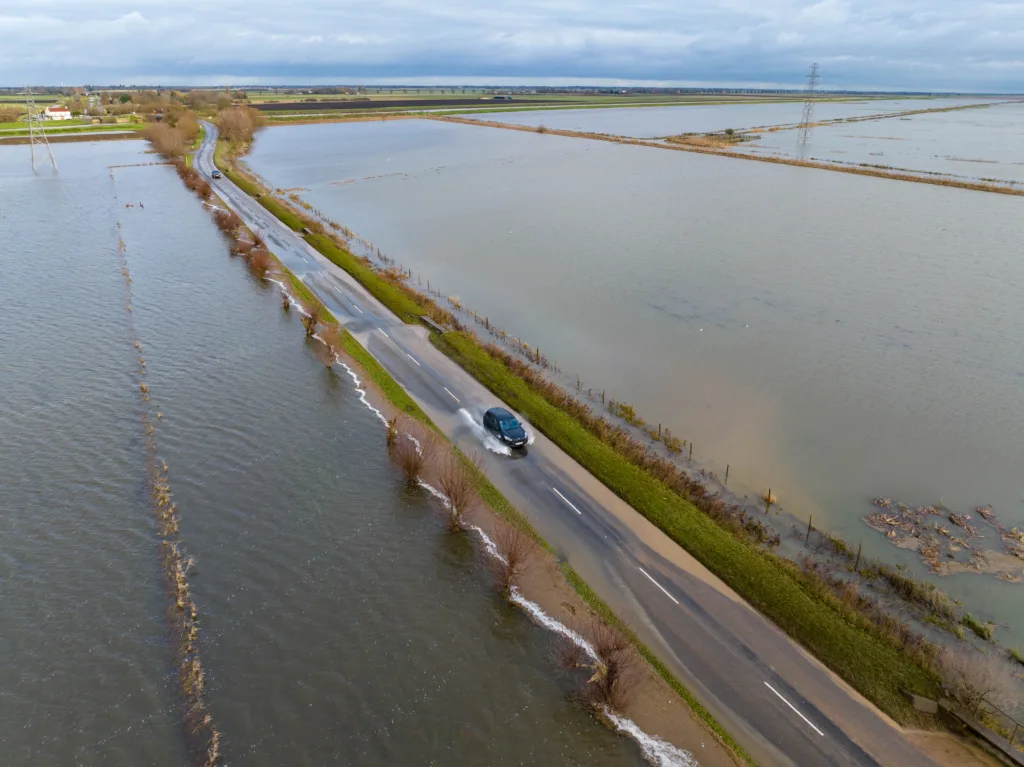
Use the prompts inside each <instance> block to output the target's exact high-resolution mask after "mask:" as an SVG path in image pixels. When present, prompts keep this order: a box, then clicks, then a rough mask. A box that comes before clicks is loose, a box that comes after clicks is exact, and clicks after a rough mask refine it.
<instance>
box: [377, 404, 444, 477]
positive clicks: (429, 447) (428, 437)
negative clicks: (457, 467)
mask: <svg viewBox="0 0 1024 767" xmlns="http://www.w3.org/2000/svg"><path fill="white" fill-rule="evenodd" d="M395 431H396V433H397V435H396V437H395V439H393V440H391V441H390V442H389V443H388V452H390V453H391V458H392V460H394V462H395V464H396V465H397V466H398V468H399V470H400V471H401V472H402V474H404V475H405V481H406V482H407V483H408V484H410V485H416V484H418V483H419V481H420V477H422V476H423V472H424V470H425V469H426V467H427V466H428V465H429V464H430V463H431V462H432V460H433V457H434V454H435V453H436V452H437V438H436V437H435V436H434V434H433V433H432V432H431V431H429V430H428V429H427V428H426V427H424V426H422V425H421V424H420V423H419V422H418V421H413V420H411V419H408V418H402V419H399V421H398V422H397V423H396V426H395Z"/></svg>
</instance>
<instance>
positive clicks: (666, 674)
mask: <svg viewBox="0 0 1024 767" xmlns="http://www.w3.org/2000/svg"><path fill="white" fill-rule="evenodd" d="M560 567H561V568H562V574H563V575H564V576H565V579H566V580H567V581H569V585H571V586H572V587H573V588H574V589H576V593H577V594H579V595H580V599H582V600H583V601H584V602H586V603H587V604H588V605H590V608H591V609H592V610H593V611H594V612H595V613H597V614H598V615H599V616H601V618H603V619H604V620H605V621H606V622H607V623H609V624H610V625H612V626H615V627H616V628H617V629H618V630H619V631H621V632H622V633H623V634H625V635H626V636H627V637H628V638H629V640H630V641H631V642H632V643H633V646H634V647H636V650H637V652H638V653H639V654H640V656H641V657H642V658H643V659H644V660H645V661H647V662H648V663H650V664H651V666H652V667H653V668H654V670H655V671H657V672H658V674H660V675H661V678H662V679H664V680H665V681H666V682H667V683H668V686H669V687H671V688H672V689H673V690H675V691H676V694H677V695H679V697H680V698H682V699H683V700H685V701H686V702H687V704H689V706H690V708H692V709H693V712H694V713H695V714H696V715H697V716H698V717H699V718H700V720H701V721H702V722H704V724H705V725H707V727H708V729H710V730H711V731H712V732H714V733H715V735H717V736H718V737H719V738H720V739H721V740H722V742H723V743H724V744H725V746H726V747H727V748H730V749H732V751H733V752H734V753H735V754H736V755H737V756H739V757H740V758H741V759H743V760H744V761H745V762H746V763H747V764H749V765H751V767H754V765H756V762H755V761H754V760H753V759H752V758H751V756H750V754H748V753H747V752H746V751H744V750H743V747H742V746H741V745H740V744H739V743H737V742H736V741H735V740H734V739H733V737H732V735H730V734H729V733H728V732H726V731H725V729H723V727H722V725H720V724H719V723H718V721H717V720H716V719H715V717H713V716H712V715H711V712H710V711H708V710H707V709H706V708H704V706H703V705H702V704H701V702H700V701H699V700H697V699H696V698H695V697H694V696H693V693H692V692H690V691H689V690H688V689H687V688H686V687H685V686H683V683H682V682H680V681H679V680H678V679H676V678H675V676H673V674H672V672H671V671H669V670H668V668H667V667H666V666H665V664H664V663H662V662H661V661H660V660H658V657H657V656H656V655H655V654H654V653H653V652H652V651H651V649H650V648H649V647H648V646H647V645H645V644H644V643H643V642H642V641H640V638H639V637H638V636H637V635H636V634H635V633H633V629H631V628H630V627H629V626H628V625H627V624H626V623H625V622H624V621H622V620H621V619H620V618H619V616H617V615H616V614H615V613H614V612H612V608H610V607H609V606H608V605H606V604H605V603H604V600H602V599H601V597H599V596H598V595H597V594H595V593H594V590H593V589H592V588H590V586H589V585H588V584H587V582H586V581H585V580H583V578H581V577H580V574H579V573H577V572H576V571H575V570H573V569H572V567H570V566H569V563H568V562H562V563H560Z"/></svg>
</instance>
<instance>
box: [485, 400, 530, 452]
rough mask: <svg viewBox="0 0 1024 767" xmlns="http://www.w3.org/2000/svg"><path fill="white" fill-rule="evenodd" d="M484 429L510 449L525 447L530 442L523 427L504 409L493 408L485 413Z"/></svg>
mask: <svg viewBox="0 0 1024 767" xmlns="http://www.w3.org/2000/svg"><path fill="white" fill-rule="evenodd" d="M484 428H485V429H487V431H489V432H491V433H492V434H494V436H496V437H497V438H498V439H500V440H501V441H502V442H504V443H505V444H506V445H508V446H509V447H523V446H525V445H526V443H527V442H529V441H530V437H529V435H527V433H526V429H524V428H523V425H522V424H521V423H519V421H517V420H516V417H515V416H514V415H512V414H511V413H510V412H508V411H507V410H506V409H505V408H503V407H492V408H491V409H490V410H488V411H487V412H486V413H484Z"/></svg>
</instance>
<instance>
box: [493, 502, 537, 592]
mask: <svg viewBox="0 0 1024 767" xmlns="http://www.w3.org/2000/svg"><path fill="white" fill-rule="evenodd" d="M491 537H492V538H493V539H494V547H495V548H496V549H497V550H498V554H500V555H501V559H492V560H491V563H492V564H491V567H492V568H493V570H494V579H495V581H496V582H497V584H498V588H499V589H500V590H501V593H502V594H504V595H505V596H508V595H509V593H511V591H512V587H513V586H515V585H516V584H517V583H518V582H519V579H520V578H522V576H523V574H524V573H525V572H526V570H527V569H528V568H529V566H530V564H531V563H532V562H533V559H534V557H535V556H536V554H537V543H536V541H534V540H533V536H531V535H530V534H529V533H528V532H526V530H524V529H523V528H521V527H518V526H517V525H511V524H509V523H508V522H503V521H501V520H498V522H497V524H496V525H495V527H494V531H493V532H492V534H491ZM502 560H504V561H502Z"/></svg>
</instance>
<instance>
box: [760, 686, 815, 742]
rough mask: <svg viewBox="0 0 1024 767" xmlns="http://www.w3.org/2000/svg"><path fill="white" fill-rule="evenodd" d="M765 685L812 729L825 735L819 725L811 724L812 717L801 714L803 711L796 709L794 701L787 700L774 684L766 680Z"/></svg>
mask: <svg viewBox="0 0 1024 767" xmlns="http://www.w3.org/2000/svg"><path fill="white" fill-rule="evenodd" d="M764 685H765V687H767V688H768V689H769V690H771V691H772V692H774V693H775V694H776V695H778V696H779V700H781V701H782V702H783V703H785V704H786V705H787V706H789V707H790V708H791V709H793V712H794V713H795V714H796V715H797V716H798V717H800V718H801V719H803V720H804V721H805V722H807V724H808V725H810V727H811V729H812V730H814V731H815V732H816V733H818V734H819V735H821V736H822V737H825V733H823V732H822V731H821V730H819V729H818V728H817V727H815V726H814V725H813V724H811V720H810V719H808V718H807V717H806V716H804V715H803V714H801V713H800V712H799V711H797V710H796V706H794V705H793V704H792V703H790V702H789V701H788V700H786V699H785V698H783V697H782V693H780V692H779V691H778V690H776V689H775V688H774V687H772V686H771V685H770V684H768V683H767V682H765V683H764Z"/></svg>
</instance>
